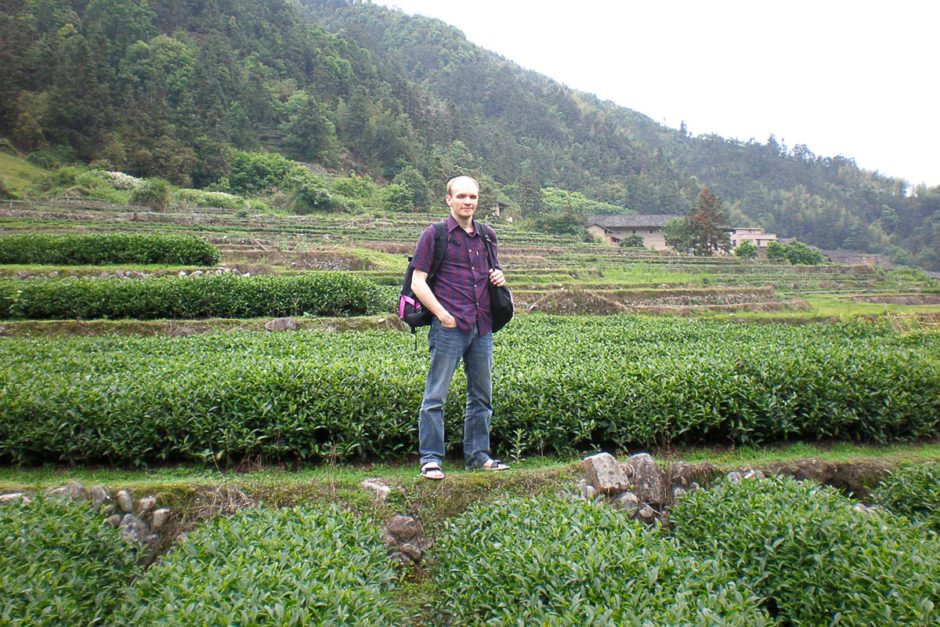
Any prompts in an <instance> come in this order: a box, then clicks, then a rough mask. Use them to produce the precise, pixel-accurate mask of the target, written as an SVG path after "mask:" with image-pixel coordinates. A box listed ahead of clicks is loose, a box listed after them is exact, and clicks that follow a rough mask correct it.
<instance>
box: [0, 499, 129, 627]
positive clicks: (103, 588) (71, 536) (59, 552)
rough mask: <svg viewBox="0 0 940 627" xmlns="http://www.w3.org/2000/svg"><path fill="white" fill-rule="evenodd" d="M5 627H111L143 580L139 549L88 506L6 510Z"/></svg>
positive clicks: (1, 619) (0, 542)
mask: <svg viewBox="0 0 940 627" xmlns="http://www.w3.org/2000/svg"><path fill="white" fill-rule="evenodd" d="M0 546H2V547H3V550H2V551H0V599H2V600H0V623H2V624H4V625H11V624H12V625H93V624H98V623H104V622H106V621H107V620H108V619H109V618H110V615H111V612H112V611H113V610H114V609H115V607H116V606H117V604H118V603H119V602H120V597H121V592H122V590H123V588H124V587H125V586H126V585H127V583H128V582H129V581H130V580H131V578H133V577H135V576H136V575H137V574H139V573H140V567H139V566H138V564H137V558H136V554H135V550H134V548H133V547H132V546H131V545H130V544H129V543H128V542H127V541H126V540H124V538H122V537H121V534H120V532H119V531H118V530H117V529H115V528H113V527H111V526H110V525H105V524H104V523H103V521H102V519H101V517H100V516H98V515H97V514H95V513H94V512H93V511H92V510H91V508H90V507H89V506H88V503H68V502H59V501H52V500H44V499H41V498H39V499H35V500H34V501H33V502H32V503H30V504H28V505H26V504H18V503H10V504H6V505H0Z"/></svg>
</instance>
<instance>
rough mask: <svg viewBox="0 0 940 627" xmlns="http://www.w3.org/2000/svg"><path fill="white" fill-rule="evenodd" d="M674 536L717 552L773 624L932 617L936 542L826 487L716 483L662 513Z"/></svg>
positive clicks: (923, 621)
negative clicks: (759, 599) (668, 515)
mask: <svg viewBox="0 0 940 627" xmlns="http://www.w3.org/2000/svg"><path fill="white" fill-rule="evenodd" d="M671 520H672V522H673V523H674V524H675V536H676V538H677V539H678V540H679V542H680V543H681V544H682V545H684V546H686V547H688V548H689V549H691V550H693V551H695V552H696V553H697V554H699V555H702V556H712V555H719V554H720V555H721V556H722V557H721V561H722V562H723V563H724V564H727V565H729V566H731V567H733V568H735V569H736V570H737V571H738V574H739V575H740V577H741V579H742V581H744V582H745V583H746V584H747V585H749V586H751V587H753V589H754V590H756V591H757V592H758V594H760V595H761V596H762V597H764V599H765V604H766V606H767V607H769V608H771V609H772V613H774V614H775V618H776V619H777V620H778V621H779V622H781V623H783V624H808V625H822V624H834V623H837V622H839V623H842V622H844V623H846V624H859V625H889V624H891V625H897V624H917V625H927V624H936V622H937V621H938V620H940V613H938V611H940V608H938V607H935V605H934V604H935V602H936V600H937V599H940V544H938V543H937V542H936V541H931V540H930V539H929V538H927V537H926V536H924V535H923V534H919V533H917V532H916V530H913V529H911V528H910V527H907V526H906V525H904V524H903V523H901V524H899V521H898V520H897V519H895V518H893V517H891V516H889V515H880V514H863V513H860V512H857V511H855V510H854V509H853V503H852V501H850V500H849V499H847V498H845V497H843V496H842V495H840V494H839V493H838V492H836V491H835V490H834V489H832V488H828V487H824V486H820V485H818V484H815V483H811V482H802V483H801V482H798V481H795V480H793V479H767V480H761V481H743V482H739V483H736V484H735V483H730V482H725V483H721V484H719V485H717V486H715V487H714V488H712V489H709V490H700V491H698V492H695V493H693V494H691V495H688V496H686V497H685V498H684V499H683V500H682V501H681V502H680V503H679V504H678V505H677V506H676V507H675V508H674V509H673V511H672V514H671Z"/></svg>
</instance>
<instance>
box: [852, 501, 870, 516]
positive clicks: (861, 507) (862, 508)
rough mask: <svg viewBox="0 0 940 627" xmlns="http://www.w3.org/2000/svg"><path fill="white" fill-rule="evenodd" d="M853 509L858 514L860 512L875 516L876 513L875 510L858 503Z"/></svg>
mask: <svg viewBox="0 0 940 627" xmlns="http://www.w3.org/2000/svg"><path fill="white" fill-rule="evenodd" d="M852 509H854V510H855V511H856V512H858V513H859V514H866V515H871V514H874V513H875V510H873V509H872V508H870V507H868V506H867V505H865V504H864V503H856V504H855V507H853V508H852Z"/></svg>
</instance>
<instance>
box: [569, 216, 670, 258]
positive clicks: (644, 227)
mask: <svg viewBox="0 0 940 627" xmlns="http://www.w3.org/2000/svg"><path fill="white" fill-rule="evenodd" d="M681 217H682V216H678V215H672V214H661V213H657V214H647V215H637V216H627V215H604V214H599V215H592V216H588V221H587V231H588V233H590V234H591V235H593V236H595V237H597V238H600V239H603V240H604V241H606V242H608V243H610V244H618V243H620V240H623V239H626V238H628V237H630V236H632V235H639V236H640V237H642V238H643V246H644V247H645V248H649V249H651V250H668V249H669V247H668V246H667V245H666V238H665V237H664V236H663V227H664V226H665V225H666V223H667V222H669V221H670V220H675V219H677V218H681Z"/></svg>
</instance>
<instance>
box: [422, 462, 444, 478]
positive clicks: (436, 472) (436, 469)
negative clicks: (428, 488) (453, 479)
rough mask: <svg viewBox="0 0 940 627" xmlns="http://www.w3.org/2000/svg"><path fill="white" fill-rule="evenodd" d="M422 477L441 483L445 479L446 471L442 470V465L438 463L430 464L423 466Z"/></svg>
mask: <svg viewBox="0 0 940 627" xmlns="http://www.w3.org/2000/svg"><path fill="white" fill-rule="evenodd" d="M421 476H422V477H424V478H425V479H432V480H434V481H440V480H441V479H443V478H444V471H443V470H441V465H440V464H438V463H437V462H428V463H426V464H424V465H423V466H421Z"/></svg>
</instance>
